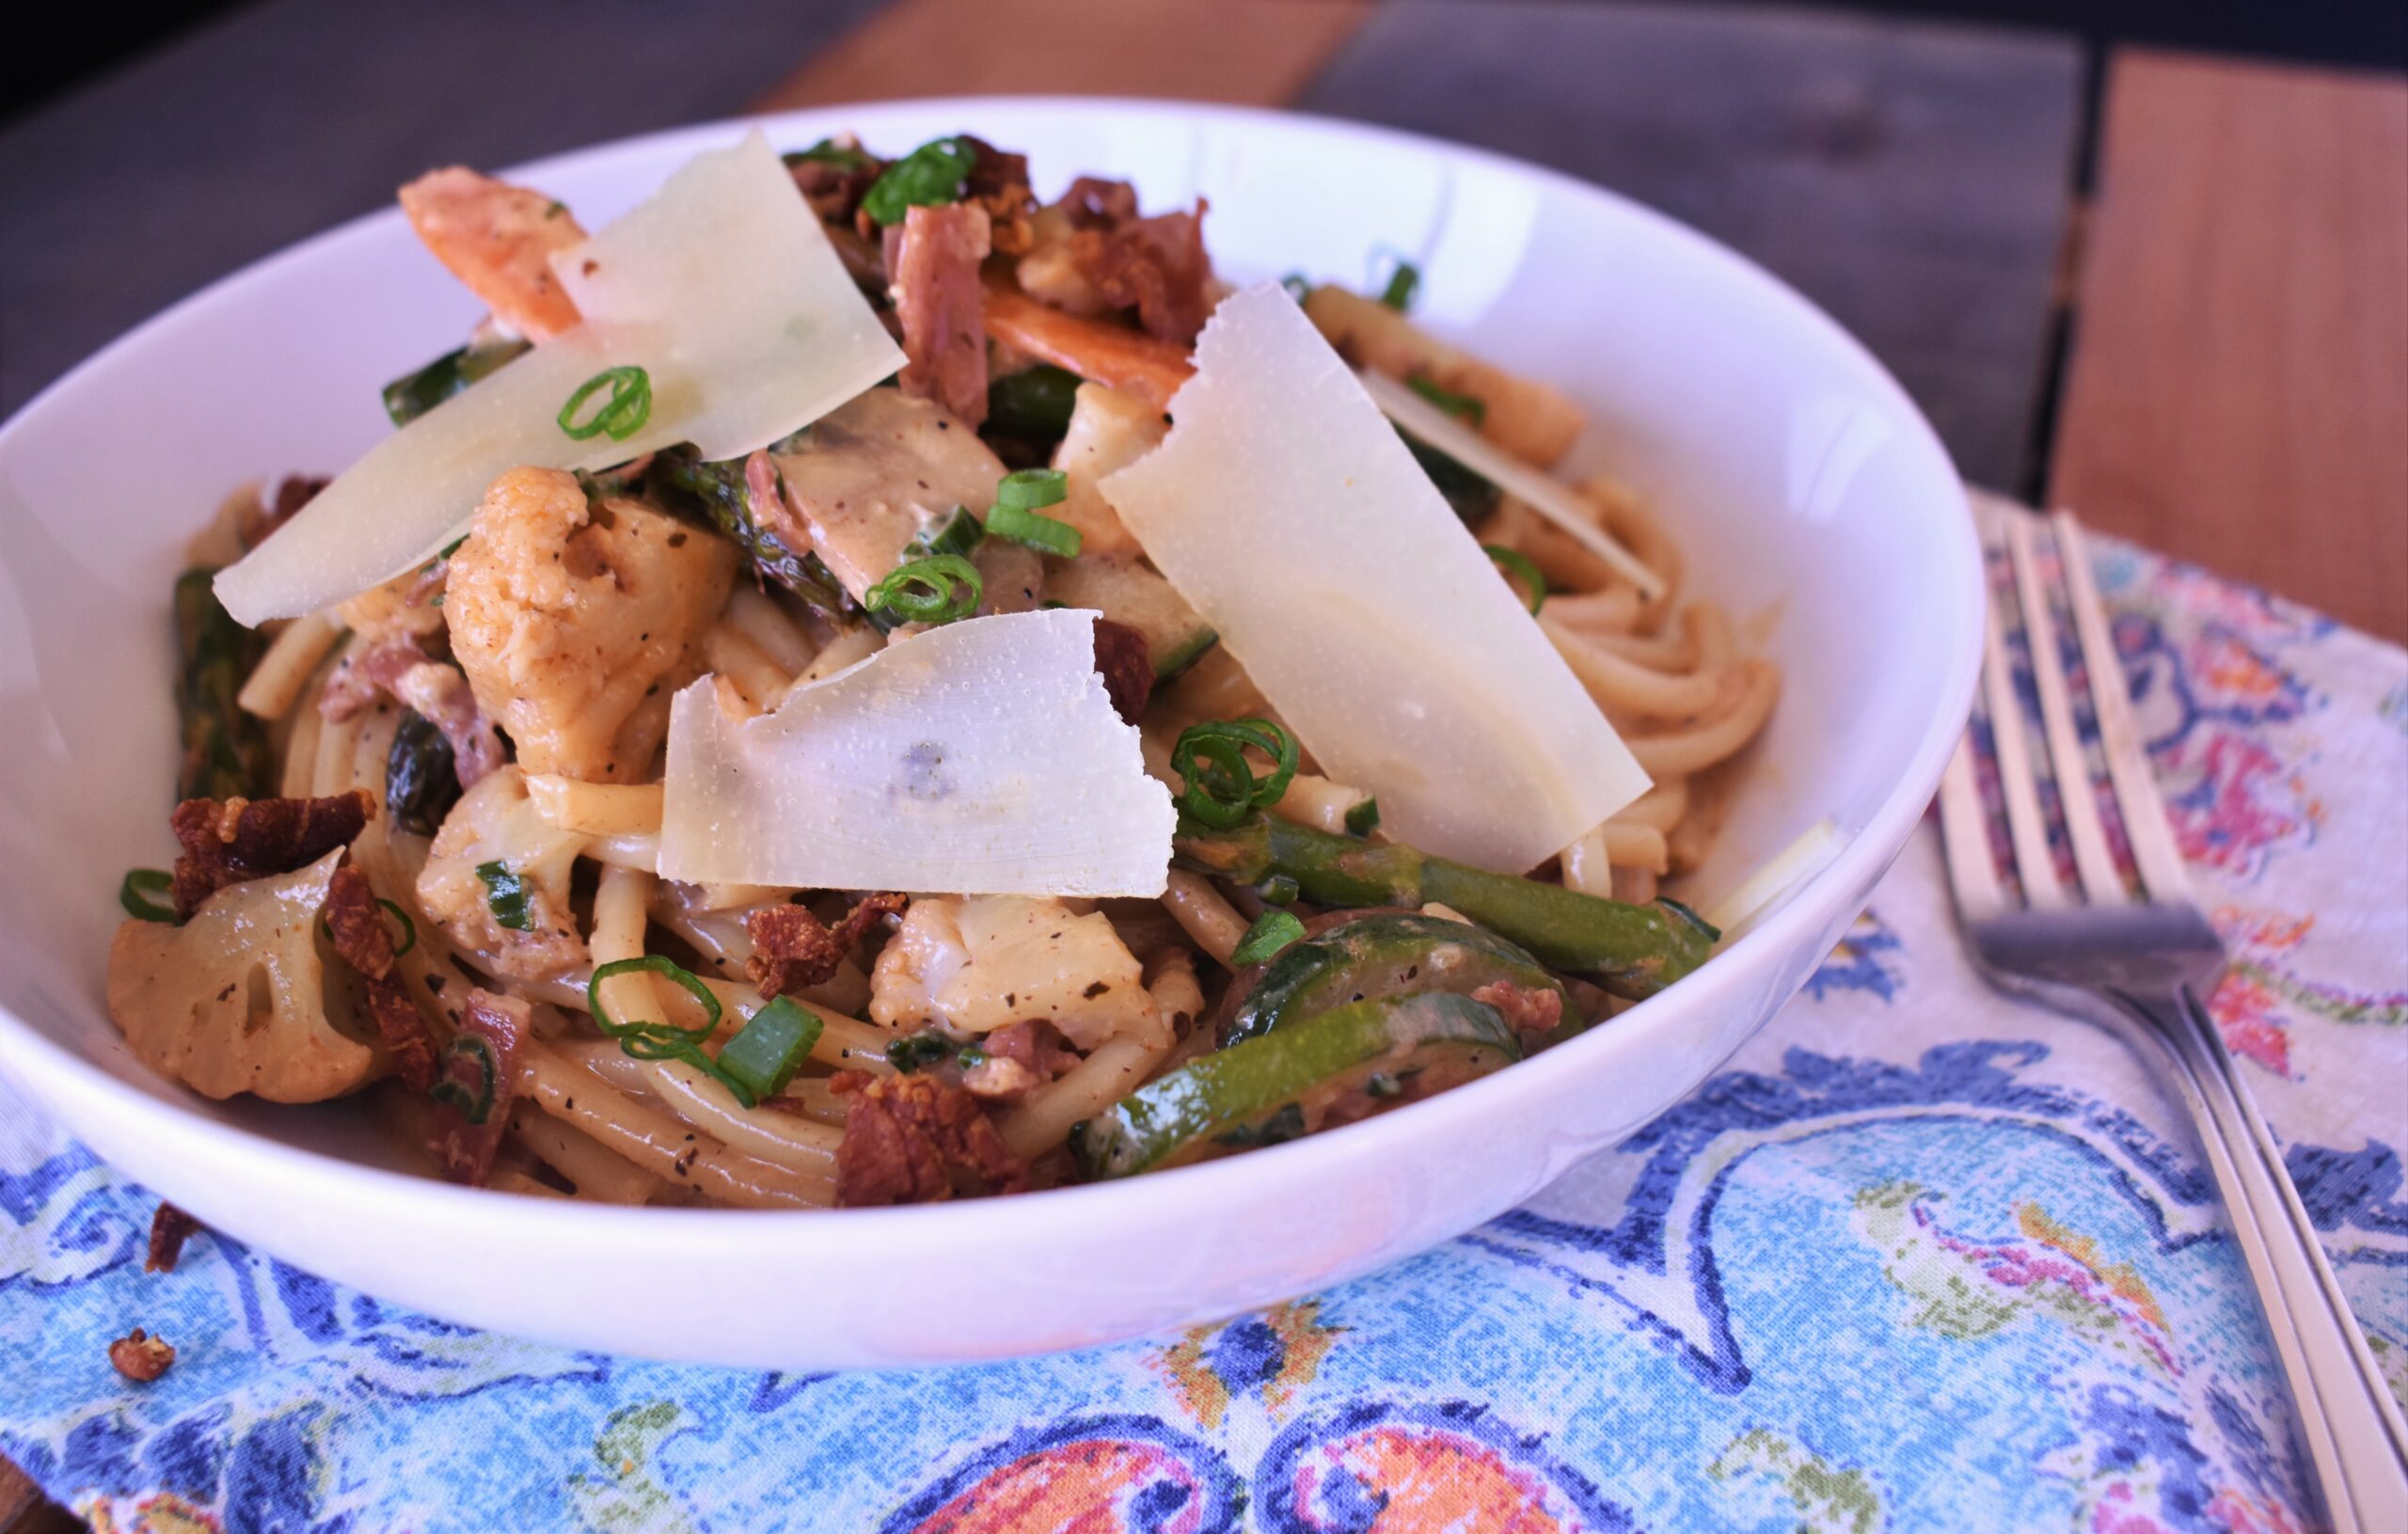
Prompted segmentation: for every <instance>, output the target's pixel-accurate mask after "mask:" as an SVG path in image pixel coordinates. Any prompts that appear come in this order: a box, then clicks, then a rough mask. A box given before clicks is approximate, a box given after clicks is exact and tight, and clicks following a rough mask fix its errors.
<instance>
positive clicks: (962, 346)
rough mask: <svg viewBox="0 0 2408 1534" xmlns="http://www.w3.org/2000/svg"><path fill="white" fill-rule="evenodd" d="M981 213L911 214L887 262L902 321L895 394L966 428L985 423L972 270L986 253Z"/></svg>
mask: <svg viewBox="0 0 2408 1534" xmlns="http://www.w3.org/2000/svg"><path fill="white" fill-rule="evenodd" d="M991 239H992V227H991V226H990V224H989V222H988V218H987V210H986V209H984V208H981V207H978V206H977V205H976V204H974V203H955V204H952V205H951V206H948V207H942V208H913V209H912V210H911V212H910V213H908V214H906V215H905V217H904V220H903V237H902V239H901V241H900V242H899V243H898V244H897V246H896V249H895V259H894V263H893V270H894V279H895V280H894V293H895V314H896V316H897V317H898V318H899V319H900V320H901V321H902V322H903V355H904V356H905V357H906V358H908V359H909V360H907V361H906V362H905V364H904V367H903V392H904V393H906V394H910V395H914V396H916V397H918V398H920V399H924V400H934V401H935V402H936V403H938V404H940V405H943V407H944V409H945V411H946V413H947V414H949V415H951V416H953V417H954V418H955V419H958V420H960V421H964V422H966V423H968V424H970V425H972V426H975V425H977V424H978V423H979V422H980V421H982V420H985V419H987V336H986V313H985V308H986V303H985V291H984V290H983V289H982V288H981V287H980V285H979V277H978V267H979V263H980V262H982V261H985V260H986V259H987V253H988V251H989V249H990V247H991Z"/></svg>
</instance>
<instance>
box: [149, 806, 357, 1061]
mask: <svg viewBox="0 0 2408 1534" xmlns="http://www.w3.org/2000/svg"><path fill="white" fill-rule="evenodd" d="M342 856H343V854H342V849H341V848H340V847H338V848H337V849H335V850H334V851H332V852H329V853H327V854H326V855H325V857H323V858H320V859H319V860H318V861H317V862H313V863H311V864H309V866H308V867H306V868H300V869H295V870H294V871H293V872H292V873H290V874H277V875H273V876H271V877H269V878H255V879H251V880H248V881H246V882H245V883H241V884H230V885H228V886H227V887H226V888H225V889H222V890H220V891H218V892H217V893H216V894H213V895H211V896H210V897H209V898H208V899H207V900H206V901H204V902H202V904H201V907H200V909H198V910H197V911H195V912H194V913H193V917H192V920H191V921H189V922H187V923H185V924H184V925H182V926H168V925H165V924H163V923H159V922H128V923H126V924H125V925H123V926H120V927H119V928H118V932H117V939H116V941H113V942H111V943H110V944H109V979H108V1002H109V1017H110V1019H111V1020H113V1021H115V1022H116V1023H117V1025H118V1028H119V1031H120V1032H121V1033H123V1034H124V1035H125V1042H126V1044H127V1045H128V1046H129V1047H130V1048H132V1049H133V1051H134V1052H135V1055H136V1056H137V1057H139V1058H140V1059H141V1061H142V1063H143V1064H144V1065H147V1066H149V1067H150V1068H151V1069H153V1070H155V1071H157V1072H159V1073H160V1074H161V1075H163V1076H171V1077H173V1078H175V1079H176V1080H178V1081H181V1082H182V1083H184V1084H185V1085H187V1086H189V1087H191V1088H192V1089H193V1090H194V1091H196V1092H198V1093H200V1094H201V1095H202V1096H203V1097H210V1098H230V1097H233V1096H234V1095H235V1094H237V1093H240V1092H248V1093H251V1094H252V1095H253V1096H256V1097H261V1098H265V1099H267V1100H269V1101H270V1102H323V1101H324V1100H325V1099H328V1098H334V1097H341V1095H342V1094H344V1093H346V1092H352V1091H356V1090H357V1089H358V1088H360V1087H362V1086H364V1085H366V1084H367V1083H369V1082H371V1081H372V1080H374V1079H375V1078H376V1077H378V1076H381V1075H383V1074H384V1072H385V1068H386V1064H387V1061H386V1055H385V1052H384V1050H383V1049H382V1048H381V1047H379V1046H378V1045H377V1044H376V1043H374V1042H373V1041H372V1036H370V1034H369V1033H368V1032H367V1030H366V1029H365V1028H364V1027H363V1026H362V1024H361V1021H360V1010H359V996H358V990H357V984H356V980H355V978H354V977H353V976H352V974H351V972H350V971H348V970H346V969H344V968H343V967H342V966H341V965H330V964H328V963H326V962H325V957H324V955H323V954H321V952H320V951H319V939H318V909H319V908H320V907H321V906H323V905H325V900H326V887H327V885H328V884H329V883H330V882H331V881H332V880H333V878H334V876H335V868H336V866H337V865H338V864H339V863H341V862H342Z"/></svg>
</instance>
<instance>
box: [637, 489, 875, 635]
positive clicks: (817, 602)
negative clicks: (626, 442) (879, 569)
mask: <svg viewBox="0 0 2408 1534" xmlns="http://www.w3.org/2000/svg"><path fill="white" fill-rule="evenodd" d="M651 478H652V482H653V483H654V484H655V485H656V486H657V487H658V490H659V493H660V494H661V496H662V497H663V498H665V499H666V500H668V501H669V503H670V504H671V506H672V508H673V509H674V510H680V511H684V512H686V513H688V514H692V515H696V516H699V517H701V518H702V519H703V520H705V521H706V522H708V523H709V524H710V525H711V526H712V527H714V528H716V529H718V530H720V531H721V532H722V533H724V534H726V535H727V537H728V538H729V539H731V540H732V541H734V543H735V545H736V546H737V547H738V548H740V549H742V550H743V551H744V552H745V555H746V556H747V557H748V558H750V559H751V560H752V561H753V569H754V570H756V571H758V572H760V574H761V576H762V577H763V578H764V579H768V580H774V581H776V582H777V583H778V584H779V585H781V586H784V588H785V589H786V590H788V591H790V592H792V593H795V595H797V596H799V597H800V598H802V599H803V601H804V602H806V603H808V604H810V605H811V606H812V607H814V608H816V609H818V610H820V611H821V612H824V613H826V614H828V615H829V616H830V617H832V618H840V617H842V616H844V615H845V614H846V613H847V612H848V610H849V609H851V607H852V603H851V601H850V600H849V599H848V597H847V596H846V595H845V589H844V588H843V587H842V586H839V585H838V584H836V577H834V576H832V575H831V574H830V573H829V570H828V567H827V566H826V565H825V564H822V563H821V562H820V561H819V556H818V555H816V554H812V553H804V554H800V555H799V554H797V553H795V551H794V550H793V549H791V548H788V547H787V546H785V544H784V542H782V541H781V540H780V539H779V537H778V535H777V534H776V533H774V532H771V531H770V530H768V529H767V528H764V527H762V526H761V525H760V524H758V523H756V522H754V521H753V500H752V496H751V494H750V493H749V492H748V491H747V490H746V489H745V487H744V465H743V464H742V463H741V462H739V461H737V460H733V459H730V460H727V461H725V462H721V463H707V462H705V461H704V460H702V459H700V458H697V457H695V456H694V452H693V450H692V449H691V448H683V449H671V450H669V451H664V452H663V453H661V454H660V456H659V457H658V458H657V459H656V460H655V461H654V467H653V471H652V476H651Z"/></svg>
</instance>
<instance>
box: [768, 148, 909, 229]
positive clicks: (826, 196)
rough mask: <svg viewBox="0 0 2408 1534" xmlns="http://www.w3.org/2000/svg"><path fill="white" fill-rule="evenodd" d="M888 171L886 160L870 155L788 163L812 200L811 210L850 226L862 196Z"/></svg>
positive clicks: (802, 190)
mask: <svg viewBox="0 0 2408 1534" xmlns="http://www.w3.org/2000/svg"><path fill="white" fill-rule="evenodd" d="M847 147H848V148H849V147H850V146H847ZM885 173H886V164H885V162H884V161H882V160H877V159H872V158H871V157H869V156H867V155H863V157H862V162H861V163H860V164H858V165H850V166H840V165H832V164H830V163H829V162H827V161H825V160H798V161H796V162H795V163H794V164H793V165H791V166H787V167H786V174H788V175H789V176H792V177H793V178H794V189H795V190H796V191H798V192H800V193H801V194H802V200H803V201H805V202H808V203H810V204H811V211H812V212H813V213H817V214H818V215H819V217H820V219H821V221H822V222H824V223H829V224H842V225H847V226H849V225H850V224H851V223H852V221H853V214H854V213H856V212H857V211H858V210H859V209H860V208H861V205H862V198H864V197H867V196H868V195H869V189H870V188H871V187H873V186H875V185H877V184H878V178H879V177H880V176H882V175H884V174H885Z"/></svg>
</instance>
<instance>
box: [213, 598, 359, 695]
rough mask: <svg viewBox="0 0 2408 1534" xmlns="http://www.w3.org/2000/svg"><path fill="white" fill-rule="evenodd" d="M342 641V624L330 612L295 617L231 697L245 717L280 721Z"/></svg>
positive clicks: (269, 646) (285, 626)
mask: <svg viewBox="0 0 2408 1534" xmlns="http://www.w3.org/2000/svg"><path fill="white" fill-rule="evenodd" d="M341 639H342V625H341V622H340V621H338V620H337V619H336V618H335V616H334V615H333V614H332V613H325V612H313V613H311V614H309V616H308V617H306V618H295V619H293V621H292V622H291V623H289V624H287V625H284V632H283V633H281V634H278V635H277V637H276V639H275V640H274V641H273V642H271V643H270V644H269V645H268V647H267V653H266V654H265V655H263V656H260V663H259V664H258V665H256V666H254V667H252V668H251V674H250V676H249V678H248V679H247V680H246V681H245V682H244V683H243V690H242V691H241V692H239V693H236V694H235V695H234V701H235V703H237V704H241V705H242V708H243V711H244V712H245V713H246V714H256V715H258V716H259V717H260V718H261V719H263V720H280V719H282V718H283V717H284V716H285V715H286V714H288V713H290V712H292V709H293V704H296V703H298V702H300V700H301V695H302V693H303V692H304V691H305V690H306V689H307V688H308V687H309V678H310V677H312V676H314V675H316V674H317V671H318V662H320V661H322V660H324V659H325V658H326V653H327V652H328V651H330V650H332V649H333V648H334V647H335V645H336V644H337V643H338V642H340V641H341Z"/></svg>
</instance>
